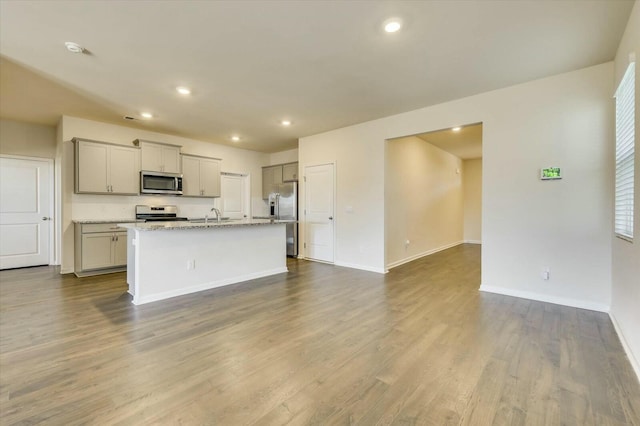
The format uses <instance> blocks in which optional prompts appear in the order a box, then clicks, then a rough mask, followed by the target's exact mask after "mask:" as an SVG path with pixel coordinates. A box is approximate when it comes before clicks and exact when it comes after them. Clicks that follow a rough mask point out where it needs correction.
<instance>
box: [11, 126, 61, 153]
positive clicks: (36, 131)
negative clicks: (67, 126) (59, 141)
mask: <svg viewBox="0 0 640 426" xmlns="http://www.w3.org/2000/svg"><path fill="white" fill-rule="evenodd" d="M0 154H6V155H22V156H25V157H40V158H55V155H56V128H55V127H53V126H43V125H41V124H33V123H24V122H21V121H13V120H4V119H3V120H0Z"/></svg>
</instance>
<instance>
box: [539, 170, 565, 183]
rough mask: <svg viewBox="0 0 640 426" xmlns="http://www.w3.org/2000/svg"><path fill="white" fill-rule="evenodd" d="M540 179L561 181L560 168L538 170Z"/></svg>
mask: <svg viewBox="0 0 640 426" xmlns="http://www.w3.org/2000/svg"><path fill="white" fill-rule="evenodd" d="M540 179H541V180H553V179H562V174H561V173H560V167H547V168H545V169H540Z"/></svg>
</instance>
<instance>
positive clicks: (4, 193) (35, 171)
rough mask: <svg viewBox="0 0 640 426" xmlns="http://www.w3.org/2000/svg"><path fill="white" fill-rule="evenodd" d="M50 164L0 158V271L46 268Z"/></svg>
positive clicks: (50, 207) (49, 242)
mask: <svg viewBox="0 0 640 426" xmlns="http://www.w3.org/2000/svg"><path fill="white" fill-rule="evenodd" d="M52 200H53V161H52V160H46V159H36V158H18V157H5V156H2V157H0V269H9V268H22V267H26V266H36V265H48V264H49V263H50V260H51V259H50V250H51V240H52V237H51V233H52V230H53V222H52V220H51V219H52V210H53V203H52Z"/></svg>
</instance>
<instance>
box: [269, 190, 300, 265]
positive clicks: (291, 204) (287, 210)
mask: <svg viewBox="0 0 640 426" xmlns="http://www.w3.org/2000/svg"><path fill="white" fill-rule="evenodd" d="M269 215H270V216H271V217H272V218H273V219H277V220H290V221H291V223H287V256H294V257H295V256H297V255H298V182H286V183H281V184H279V185H275V186H274V188H273V192H271V193H270V194H269Z"/></svg>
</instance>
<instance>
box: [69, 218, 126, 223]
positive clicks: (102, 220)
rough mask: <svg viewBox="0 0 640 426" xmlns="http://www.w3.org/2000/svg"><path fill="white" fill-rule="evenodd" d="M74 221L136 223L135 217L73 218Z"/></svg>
mask: <svg viewBox="0 0 640 426" xmlns="http://www.w3.org/2000/svg"><path fill="white" fill-rule="evenodd" d="M72 222H73V223H136V222H138V221H137V220H135V219H73V221H72Z"/></svg>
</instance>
